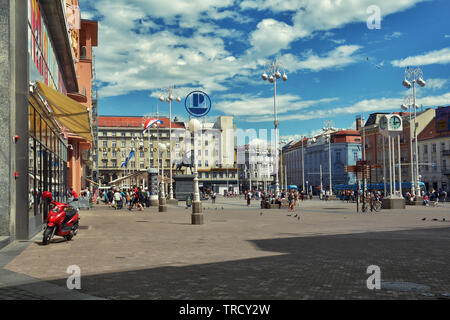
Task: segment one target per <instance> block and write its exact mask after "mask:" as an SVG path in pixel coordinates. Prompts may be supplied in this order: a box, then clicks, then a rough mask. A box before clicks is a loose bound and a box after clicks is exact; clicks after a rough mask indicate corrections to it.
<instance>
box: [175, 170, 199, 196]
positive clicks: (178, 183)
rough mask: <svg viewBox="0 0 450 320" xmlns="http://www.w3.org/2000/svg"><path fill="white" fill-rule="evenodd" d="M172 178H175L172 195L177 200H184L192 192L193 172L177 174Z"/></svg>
mask: <svg viewBox="0 0 450 320" xmlns="http://www.w3.org/2000/svg"><path fill="white" fill-rule="evenodd" d="M173 179H174V180H175V190H174V195H175V198H176V200H177V201H185V200H186V197H187V196H189V195H191V194H194V175H193V174H182V175H177V176H174V177H173ZM191 200H194V199H191Z"/></svg>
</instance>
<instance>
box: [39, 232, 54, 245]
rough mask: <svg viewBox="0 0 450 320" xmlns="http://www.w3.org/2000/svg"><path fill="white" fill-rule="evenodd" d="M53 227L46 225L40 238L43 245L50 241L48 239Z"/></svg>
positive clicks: (50, 236)
mask: <svg viewBox="0 0 450 320" xmlns="http://www.w3.org/2000/svg"><path fill="white" fill-rule="evenodd" d="M53 229H54V227H47V228H45V230H44V237H43V238H42V244H43V245H44V246H45V245H47V244H48V243H49V242H50V239H51V238H52V235H53Z"/></svg>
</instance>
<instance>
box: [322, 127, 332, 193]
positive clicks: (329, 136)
mask: <svg viewBox="0 0 450 320" xmlns="http://www.w3.org/2000/svg"><path fill="white" fill-rule="evenodd" d="M325 126H326V128H323V130H324V131H328V134H327V136H326V142H328V171H329V175H330V197H331V196H332V195H333V184H332V180H331V130H332V126H333V121H326V122H325Z"/></svg>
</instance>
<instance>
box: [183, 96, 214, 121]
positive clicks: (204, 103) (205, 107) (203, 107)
mask: <svg viewBox="0 0 450 320" xmlns="http://www.w3.org/2000/svg"><path fill="white" fill-rule="evenodd" d="M184 106H185V107H186V110H187V112H189V114H190V115H191V116H193V117H197V118H200V117H203V116H206V115H207V114H208V113H209V111H210V110H211V99H210V98H209V96H208V95H207V94H206V93H204V92H203V91H192V92H191V93H189V94H188V96H187V97H186V100H184Z"/></svg>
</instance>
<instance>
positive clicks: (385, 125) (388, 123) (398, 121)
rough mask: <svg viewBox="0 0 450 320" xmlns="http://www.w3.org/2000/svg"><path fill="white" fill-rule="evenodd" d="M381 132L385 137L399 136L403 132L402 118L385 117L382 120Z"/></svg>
mask: <svg viewBox="0 0 450 320" xmlns="http://www.w3.org/2000/svg"><path fill="white" fill-rule="evenodd" d="M380 131H381V133H382V134H383V135H385V136H391V137H393V136H397V135H398V134H400V133H401V132H402V131H403V121H402V117H400V116H399V115H397V114H387V115H383V116H382V117H381V119H380Z"/></svg>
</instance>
